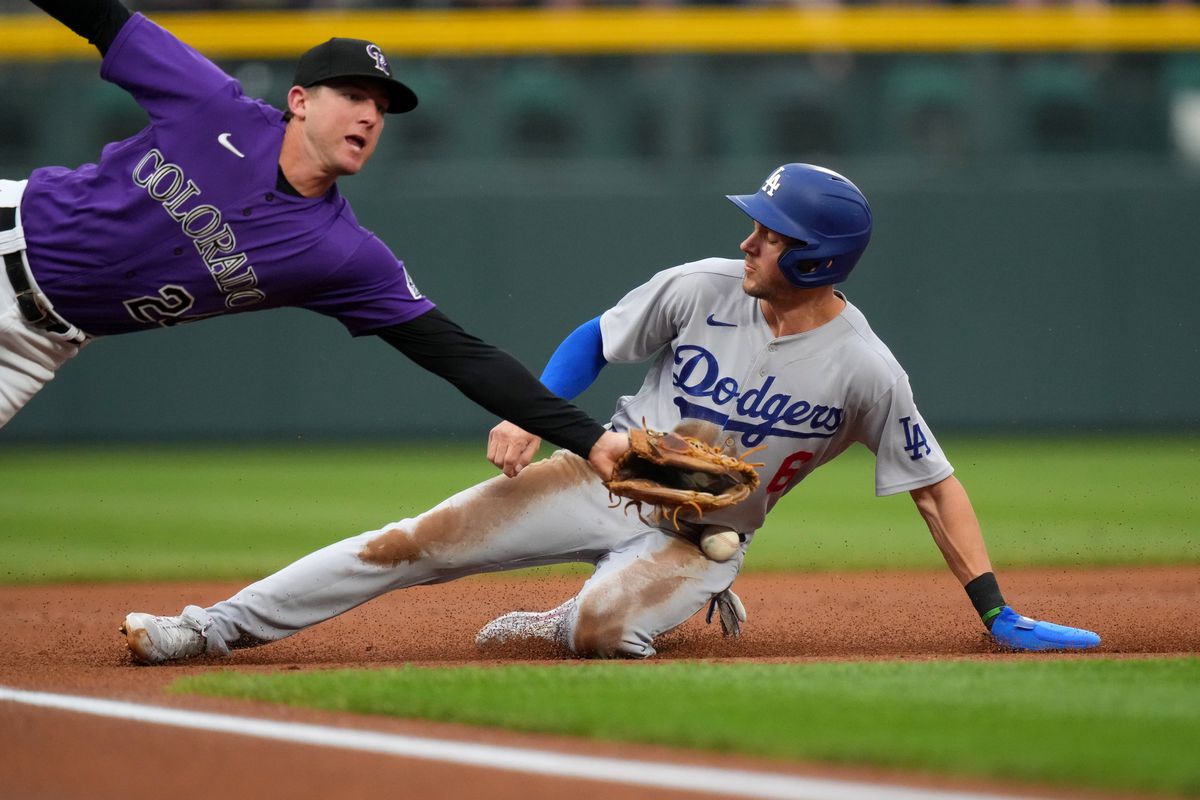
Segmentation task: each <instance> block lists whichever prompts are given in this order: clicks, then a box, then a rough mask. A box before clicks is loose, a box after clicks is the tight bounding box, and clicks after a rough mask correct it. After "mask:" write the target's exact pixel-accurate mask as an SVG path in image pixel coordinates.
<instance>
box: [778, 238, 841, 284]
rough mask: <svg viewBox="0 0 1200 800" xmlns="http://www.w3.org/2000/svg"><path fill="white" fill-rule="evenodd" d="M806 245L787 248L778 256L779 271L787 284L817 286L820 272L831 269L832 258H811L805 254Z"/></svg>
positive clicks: (809, 254)
mask: <svg viewBox="0 0 1200 800" xmlns="http://www.w3.org/2000/svg"><path fill="white" fill-rule="evenodd" d="M807 247H808V245H807V244H806V243H804V242H801V243H800V246H798V247H789V248H788V249H787V250H784V251H783V252H782V253H780V254H779V269H780V271H781V272H783V276H784V277H785V278H787V279H788V282H790V283H792V284H794V285H796V286H801V287H812V286H819V285H821V284H820V283H817V282H816V281H818V280H819V279H820V278H821V274H820V273H821V272H822V271H825V270H829V269H831V268H832V267H833V259H832V258H813V257H812V253H809V252H805V249H806V248H807Z"/></svg>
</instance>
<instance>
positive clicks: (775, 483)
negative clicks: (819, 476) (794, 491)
mask: <svg viewBox="0 0 1200 800" xmlns="http://www.w3.org/2000/svg"><path fill="white" fill-rule="evenodd" d="M812 457H813V454H812V453H809V452H808V451H806V450H797V451H796V452H795V453H792V454H791V455H790V456H788V457H787V458H785V459H784V460H783V463H782V464H780V465H779V471H778V472H776V473H775V477H774V478H771V482H770V483H768V484H767V493H768V494H773V493H774V492H782V491H783V490H784V489H786V488H788V487H789V486H791V485H792V481H794V480H795V478H796V473H797V472H799V471H800V466H801V465H802V464H805V463H807V462H808V461H810V460H812Z"/></svg>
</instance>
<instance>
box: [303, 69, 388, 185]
mask: <svg viewBox="0 0 1200 800" xmlns="http://www.w3.org/2000/svg"><path fill="white" fill-rule="evenodd" d="M293 91H295V89H293ZM303 91H304V95H303V98H302V100H301V110H300V111H296V112H295V113H296V116H297V117H301V116H302V118H303V122H304V142H305V148H304V149H305V152H306V153H307V155H308V156H309V158H311V159H312V160H313V161H314V162H315V164H314V166H316V168H317V170H318V171H320V172H321V173H322V174H324V175H327V176H329V177H332V178H337V177H339V176H341V175H353V174H355V173H357V172H358V171H359V170H361V169H362V168H363V165H365V164H366V163H367V160H368V159H370V158H371V154H372V153H374V152H375V145H376V144H378V142H379V134H380V132H381V131H382V130H383V115H384V113H385V112H386V111H387V104H388V95H387V91H386V90H384V88H383V87H382V86H381V85H380V84H378V83H377V82H376V81H372V80H370V79H362V80H356V79H342V80H338V81H330V82H329V83H328V84H325V85H322V86H313V87H311V88H309V89H307V90H303Z"/></svg>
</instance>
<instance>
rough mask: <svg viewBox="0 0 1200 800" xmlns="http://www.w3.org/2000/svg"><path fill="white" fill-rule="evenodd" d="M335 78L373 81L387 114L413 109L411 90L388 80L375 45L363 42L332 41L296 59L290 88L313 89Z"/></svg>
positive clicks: (382, 57)
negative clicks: (382, 89) (382, 92)
mask: <svg viewBox="0 0 1200 800" xmlns="http://www.w3.org/2000/svg"><path fill="white" fill-rule="evenodd" d="M337 78H374V79H376V80H378V81H380V82H381V83H382V84H383V85H384V87H385V88H386V89H387V93H388V110H387V113H389V114H403V113H404V112H405V111H412V110H413V109H414V108H416V107H417V95H416V93H415V92H413V90H412V89H410V88H408V87H407V86H405V85H404V84H403V83H401V82H400V81H398V80H396V79H395V78H393V77H392V68H391V66H390V65H389V64H388V60H387V56H385V55H384V54H383V51H382V50H381V49H379V45H377V44H375V43H374V42H369V41H367V40H366V39H342V38H338V37H334V38H332V39H330V40H329V41H327V42H322V43H321V44H319V45H317V46H316V47H314V48H312V49H311V50H309V51H308V52H306V53H305V54H304V55H302V56H300V61H299V62H297V64H296V76H295V77H294V78H293V79H292V85H293V86H303V87H305V88H308V87H309V86H316V85H317V84H318V83H325V82H326V81H331V80H336V79H337Z"/></svg>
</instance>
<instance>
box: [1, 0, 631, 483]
mask: <svg viewBox="0 0 1200 800" xmlns="http://www.w3.org/2000/svg"><path fill="white" fill-rule="evenodd" d="M37 5H39V6H40V7H42V8H43V9H45V10H46V11H48V12H49V13H50V14H51V15H53V16H54V17H56V18H57V19H59V20H60V21H62V22H63V23H64V24H66V25H67V26H68V27H70V28H71V29H72V30H74V31H75V32H76V33H78V34H80V35H81V36H84V37H85V38H87V39H88V40H89V41H91V42H92V43H93V44H95V45H96V47H97V48H98V49H99V51H100V53H101V54H102V55H103V60H102V62H101V67H100V74H101V77H103V78H104V79H106V80H108V81H111V82H112V83H114V84H116V85H118V86H120V87H121V88H123V89H125V90H126V91H128V92H129V93H130V95H132V96H133V98H134V99H135V100H136V101H137V102H138V104H139V105H140V106H141V107H142V108H143V109H144V110H145V112H146V113H147V115H148V116H149V125H148V126H147V127H146V128H145V129H144V130H142V131H141V132H140V133H138V134H136V135H134V136H132V137H130V138H128V139H125V140H124V141H121V142H115V143H112V144H110V145H108V146H106V147H105V148H104V150H103V152H102V153H101V156H100V159H99V162H98V163H96V164H85V165H83V166H81V167H79V168H78V169H67V168H64V167H46V168H42V169H37V170H35V171H34V172H33V173H32V174H31V175H30V176H29V178H28V180H22V181H0V256H2V257H3V262H4V275H3V276H2V277H0V426H2V425H3V424H5V423H6V422H7V421H8V420H9V419H10V418H11V417H12V416H13V415H14V414H15V413H16V412H17V411H18V410H19V409H20V408H22V407H23V406H24V405H25V403H27V402H28V401H29V400H30V398H32V397H33V396H34V394H36V393H37V392H38V391H39V390H40V389H41V388H42V386H44V385H45V384H46V382H48V381H49V380H51V379H52V378H53V377H54V375H55V373H56V372H57V371H58V369H59V368H60V367H61V366H62V365H63V364H65V363H66V362H67V361H68V360H70V359H71V358H74V357H75V355H76V354H78V352H79V351H80V350H81V349H82V348H83V347H85V346H87V345H88V344H90V343H91V342H92V341H93V340H94V339H96V338H99V337H105V336H114V335H117V334H125V333H131V332H134V331H145V330H153V329H155V328H159V327H162V326H168V325H175V324H179V323H183V322H194V321H197V320H202V319H207V318H209V317H213V316H218V315H222V314H235V313H242V312H247V311H258V310H262V309H268V308H277V307H281V306H297V307H300V308H307V309H311V310H313V311H316V312H318V313H321V314H325V315H328V316H331V317H333V318H335V319H337V320H338V321H340V322H341V323H342V324H343V325H344V326H345V327H346V328H347V329H348V330H349V332H350V333H351V334H352V335H354V336H363V335H368V334H369V335H377V336H380V337H381V338H383V339H384V340H385V341H386V342H388V343H389V344H391V345H392V346H394V347H396V348H397V349H399V350H400V351H401V352H403V353H404V354H405V355H406V356H408V357H409V358H410V359H412V360H413V361H415V362H416V363H418V364H420V365H421V366H422V367H424V368H425V369H428V370H430V371H432V372H434V373H436V374H438V375H440V376H442V377H443V378H445V379H446V380H448V381H450V382H452V383H453V384H454V385H455V386H457V387H458V388H459V389H460V390H461V391H462V392H463V393H464V394H466V395H467V396H468V397H470V398H471V399H472V400H474V401H476V402H477V403H479V404H480V405H482V406H483V407H485V408H487V409H488V410H490V411H492V412H494V413H496V414H497V415H498V416H500V417H501V418H502V419H518V420H520V421H521V423H522V424H523V425H527V426H529V427H531V428H532V429H536V430H538V431H539V432H540V433H541V434H542V435H544V436H546V437H547V438H548V439H550V440H551V441H554V442H556V443H558V444H560V445H561V446H563V447H565V448H567V449H569V450H571V451H572V452H574V453H577V454H579V455H581V456H584V457H589V456H590V457H591V458H592V460H593V463H594V465H595V466H596V467H597V469H600V470H601V472H602V474H604V475H607V474H608V471H607V470H608V468H610V467H611V463H612V460H613V458H614V457H615V455H617V454H619V453H620V452H622V451H623V449H624V448H625V447H626V446H627V443H626V442H625V441H624V437H621V436H618V435H616V434H612V433H606V432H605V430H604V428H603V427H602V426H601V425H600V424H599V423H598V422H596V421H595V420H592V419H591V418H589V417H588V416H587V415H586V414H584V413H583V412H582V411H580V410H579V409H578V408H576V407H574V406H572V405H570V404H569V403H567V402H566V401H563V400H562V399H561V398H558V397H556V396H554V395H553V394H551V393H550V392H548V391H547V390H546V388H545V387H544V386H542V385H541V384H540V383H539V382H538V381H537V380H536V379H535V378H534V377H533V376H532V375H531V374H529V372H528V371H526V370H525V368H524V367H522V366H521V365H520V363H519V362H517V361H516V360H515V359H513V358H512V357H511V356H508V355H507V354H505V353H503V352H501V351H499V350H497V349H496V348H494V347H492V346H490V345H487V344H485V343H484V342H481V341H480V340H479V339H476V338H475V337H472V336H470V335H468V334H467V333H466V332H465V331H463V329H462V328H460V327H459V326H458V325H457V324H455V323H454V322H453V321H451V320H450V319H449V318H448V317H447V316H446V315H445V314H443V313H441V312H440V311H439V310H438V309H436V308H435V307H434V304H433V303H432V302H431V301H430V300H429V299H428V298H426V297H424V296H423V295H422V294H421V293H420V292H419V291H418V290H417V287H416V285H415V284H414V282H413V280H412V278H411V277H410V275H409V273H408V271H407V269H406V268H405V265H404V263H403V262H401V261H399V260H397V258H396V257H395V256H394V255H393V254H392V253H391V251H390V250H389V249H388V248H387V246H386V245H384V244H383V242H381V241H380V240H379V239H378V238H377V237H376V236H375V235H374V234H372V233H371V232H370V231H368V230H366V229H365V228H363V227H362V226H361V225H359V224H358V221H357V220H356V219H355V217H354V213H353V212H352V211H351V209H350V206H349V204H348V203H347V202H346V200H345V198H343V197H342V196H341V194H339V192H338V189H337V186H336V181H337V178H339V177H340V176H342V175H353V174H355V173H357V172H358V171H359V170H360V169H362V168H363V166H364V165H365V164H366V162H367V161H368V160H369V159H370V157H371V155H372V153H373V152H374V150H375V145H376V143H377V142H378V139H379V135H380V131H381V130H382V129H383V125H384V117H385V115H386V114H399V113H403V112H406V111H410V110H412V109H413V108H414V107H415V106H416V104H417V97H416V95H415V94H414V93H413V91H412V90H411V89H410V88H409V87H408V86H406V85H405V84H403V83H401V82H400V81H398V80H396V78H395V77H393V75H392V71H391V67H390V66H389V64H388V60H387V57H386V56H385V55H384V53H383V51H382V50H381V49H380V48H379V47H378V46H376V45H375V44H374V43H372V42H368V41H364V40H360V39H330V40H329V41H327V42H325V43H323V44H320V45H317V46H316V47H313V48H312V49H310V50H309V51H307V52H306V53H304V55H303V56H301V58H300V60H299V63H298V64H297V67H296V75H295V85H294V86H292V88H291V90H290V91H289V93H288V97H287V105H288V109H287V112H286V113H284V112H281V111H279V110H277V109H275V108H273V107H271V106H270V105H268V104H267V103H265V102H263V101H260V100H256V99H253V98H250V97H247V96H246V95H244V94H243V93H242V89H241V86H240V85H239V84H238V83H237V81H235V80H234V79H233V78H231V77H229V76H228V75H226V74H225V73H224V72H222V71H221V70H220V69H218V68H217V67H216V66H215V65H214V64H213V63H212V62H210V61H209V60H208V59H206V58H204V57H203V56H202V55H200V54H199V53H198V52H196V51H195V50H193V49H192V48H190V47H188V46H187V45H185V44H183V43H182V42H180V41H179V40H178V39H176V38H175V37H174V36H172V35H171V34H170V33H168V32H167V31H165V30H164V29H162V28H161V27H159V26H157V25H155V24H154V23H153V22H151V21H150V20H149V19H147V18H146V17H144V16H142V15H140V14H133V15H131V14H130V12H129V11H128V10H127V9H126V8H125V7H124V6H123V5H121V3H120V2H119V1H118V0H90V1H89V2H73V1H69V0H39V2H38V3H37Z"/></svg>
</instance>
